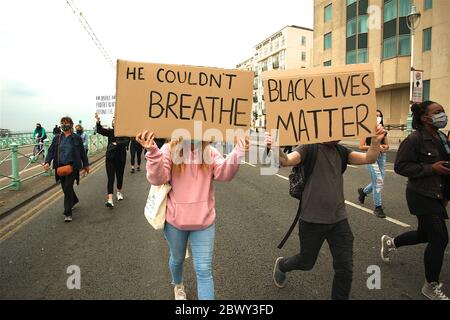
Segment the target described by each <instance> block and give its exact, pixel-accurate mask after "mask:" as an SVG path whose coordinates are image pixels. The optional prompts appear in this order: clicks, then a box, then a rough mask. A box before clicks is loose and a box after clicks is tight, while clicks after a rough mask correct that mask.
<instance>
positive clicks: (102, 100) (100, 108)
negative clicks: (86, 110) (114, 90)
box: [95, 95, 116, 117]
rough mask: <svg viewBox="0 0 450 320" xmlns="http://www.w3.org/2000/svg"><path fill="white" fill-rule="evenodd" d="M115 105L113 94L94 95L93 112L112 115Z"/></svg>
mask: <svg viewBox="0 0 450 320" xmlns="http://www.w3.org/2000/svg"><path fill="white" fill-rule="evenodd" d="M115 105H116V96H115V95H104V96H96V97H95V112H97V113H98V115H99V116H100V117H101V116H107V117H113V116H114V109H115V107H116V106H115Z"/></svg>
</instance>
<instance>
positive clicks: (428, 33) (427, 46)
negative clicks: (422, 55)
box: [423, 28, 431, 51]
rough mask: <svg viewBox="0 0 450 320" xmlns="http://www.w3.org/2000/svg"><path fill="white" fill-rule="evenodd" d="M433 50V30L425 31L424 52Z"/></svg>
mask: <svg viewBox="0 0 450 320" xmlns="http://www.w3.org/2000/svg"><path fill="white" fill-rule="evenodd" d="M430 50H431V28H427V29H424V30H423V51H430Z"/></svg>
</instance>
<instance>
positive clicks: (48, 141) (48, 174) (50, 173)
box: [44, 139, 53, 177]
mask: <svg viewBox="0 0 450 320" xmlns="http://www.w3.org/2000/svg"><path fill="white" fill-rule="evenodd" d="M49 147H50V140H48V139H45V140H44V158H45V159H47V154H48V148H49ZM52 175H53V169H52V168H50V169H48V171H47V172H45V173H44V176H46V177H50V176H52Z"/></svg>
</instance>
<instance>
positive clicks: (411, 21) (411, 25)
mask: <svg viewBox="0 0 450 320" xmlns="http://www.w3.org/2000/svg"><path fill="white" fill-rule="evenodd" d="M420 16H421V14H420V12H417V11H416V6H415V5H412V6H411V12H410V13H409V14H408V15H407V17H406V25H407V26H408V29H409V30H410V31H411V69H410V72H409V110H408V119H407V124H406V130H407V132H408V134H409V133H411V131H412V112H411V106H412V104H413V101H412V100H413V79H412V75H413V71H414V31H415V30H416V29H417V27H418V26H419V24H420Z"/></svg>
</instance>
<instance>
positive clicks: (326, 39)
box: [323, 32, 332, 50]
mask: <svg viewBox="0 0 450 320" xmlns="http://www.w3.org/2000/svg"><path fill="white" fill-rule="evenodd" d="M331 46H332V39H331V32H329V33H327V34H325V35H324V36H323V49H324V50H327V49H331Z"/></svg>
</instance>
